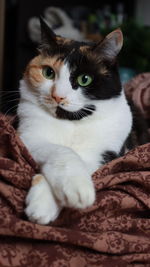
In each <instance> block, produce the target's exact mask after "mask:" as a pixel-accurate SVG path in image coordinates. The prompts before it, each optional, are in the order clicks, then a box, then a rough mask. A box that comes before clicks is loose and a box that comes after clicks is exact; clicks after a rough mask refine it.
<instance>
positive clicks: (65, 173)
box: [43, 161, 95, 209]
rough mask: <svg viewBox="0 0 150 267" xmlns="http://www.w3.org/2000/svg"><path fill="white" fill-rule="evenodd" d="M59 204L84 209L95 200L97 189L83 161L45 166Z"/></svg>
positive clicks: (44, 169) (45, 171) (46, 174)
mask: <svg viewBox="0 0 150 267" xmlns="http://www.w3.org/2000/svg"><path fill="white" fill-rule="evenodd" d="M43 171H44V173H45V176H46V177H47V180H48V182H49V183H50V185H51V188H52V190H53V193H54V195H55V197H56V199H57V200H58V201H59V204H60V205H61V206H64V207H72V208H79V209H84V208H87V207H89V206H91V205H92V204H93V203H94V201H95V189H94V185H93V182H92V179H91V176H90V175H89V174H88V172H87V170H86V168H85V166H84V165H83V164H82V163H81V162H76V165H75V161H73V164H71V163H68V164H64V165H63V164H62V165H61V166H58V165H57V166H56V168H53V166H50V165H49V164H46V165H45V167H44V168H43Z"/></svg>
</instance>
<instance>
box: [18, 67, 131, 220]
mask: <svg viewBox="0 0 150 267" xmlns="http://www.w3.org/2000/svg"><path fill="white" fill-rule="evenodd" d="M68 72H69V71H68V69H67V66H64V67H63V68H62V70H61V72H60V75H59V77H58V78H57V79H56V81H55V87H56V93H57V94H58V95H59V96H60V97H65V98H66V99H67V100H68V102H72V103H73V102H74V103H76V105H74V106H72V105H71V104H66V106H63V108H65V109H67V110H70V111H73V110H78V109H80V108H81V107H83V106H84V105H85V104H94V105H95V106H96V111H95V112H94V113H93V114H92V115H90V116H88V117H84V118H83V119H82V120H79V121H69V120H62V119H57V118H55V110H56V103H54V102H53V101H52V103H50V104H45V103H44V97H43V95H44V94H46V95H48V94H49V93H50V86H51V85H52V84H50V83H51V81H45V83H44V85H43V87H42V86H41V88H40V90H39V93H40V97H37V96H36V95H34V94H33V93H32V91H31V90H29V88H28V85H27V84H26V82H25V81H21V86H20V92H21V101H20V104H19V108H18V115H19V117H20V123H19V133H20V137H21V139H22V140H23V142H24V143H25V145H26V146H27V148H28V149H29V151H30V153H31V154H32V156H33V158H34V159H35V160H36V161H37V162H38V163H39V164H40V166H41V172H42V174H43V175H44V176H45V178H46V180H47V181H48V183H49V185H50V188H51V190H49V189H48V190H46V187H45V188H44V187H43V189H41V187H40V186H39V187H38V186H36V187H34V189H33V190H32V188H31V189H30V192H29V194H30V197H28V201H27V204H28V206H29V207H30V208H29V207H27V209H26V213H27V215H28V216H29V218H30V219H31V220H33V221H35V220H36V221H37V222H38V223H41V224H46V223H48V221H52V220H53V219H54V218H55V216H54V214H58V210H59V207H60V206H69V207H74V208H85V207H88V206H90V205H92V204H93V202H94V200H95V191H94V186H93V183H92V181H91V175H92V173H93V172H94V171H96V170H97V169H98V168H99V167H100V162H101V160H102V154H103V153H104V152H105V151H106V150H112V151H115V152H116V153H119V151H120V149H121V147H122V145H123V143H124V141H125V139H126V138H127V136H128V134H129V132H130V130H131V126H132V117H131V112H130V109H129V106H128V104H127V102H126V99H125V96H124V92H122V94H121V95H120V96H119V97H116V98H113V99H110V100H101V101H98V100H88V99H86V98H85V97H84V96H83V95H82V93H81V89H80V88H79V89H78V90H73V89H72V88H71V85H70V83H69V82H68V75H69V73H68ZM64 74H65V75H64ZM37 91H38V88H37ZM39 99H40V100H39ZM78 103H79V104H78ZM77 104H78V105H77ZM60 105H61V103H60ZM52 110H53V111H52ZM35 188H36V189H35ZM31 190H32V192H33V191H34V193H33V197H32V193H31ZM42 192H43V200H42ZM47 192H48V194H49V197H48V196H46V195H47ZM53 195H54V197H55V201H54V197H53ZM46 198H48V199H49V201H50V199H52V201H51V206H50V208H48V206H47V204H46V207H47V208H46V209H45V214H44V206H45V202H46V200H45V199H46ZM35 199H36V201H35ZM41 201H42V202H41ZM47 201H48V200H47ZM58 203H59V204H58ZM42 206H43V209H42ZM53 209H54V212H52V214H50V213H51V210H53ZM47 212H49V216H48V217H47ZM34 214H35V216H34ZM41 218H42V219H41Z"/></svg>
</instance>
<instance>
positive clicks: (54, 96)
mask: <svg viewBox="0 0 150 267" xmlns="http://www.w3.org/2000/svg"><path fill="white" fill-rule="evenodd" d="M52 98H53V99H54V100H55V101H56V102H57V103H58V104H59V103H60V102H61V101H62V100H64V99H65V98H64V97H60V96H58V95H57V94H56V92H55V91H54V90H53V91H52Z"/></svg>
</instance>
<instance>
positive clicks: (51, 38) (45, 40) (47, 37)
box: [40, 17, 56, 46]
mask: <svg viewBox="0 0 150 267" xmlns="http://www.w3.org/2000/svg"><path fill="white" fill-rule="evenodd" d="M40 25H41V43H42V44H49V45H50V46H52V45H56V34H55V33H54V32H53V31H52V29H51V28H50V27H49V26H48V24H47V22H46V21H45V20H44V19H43V18H42V17H40Z"/></svg>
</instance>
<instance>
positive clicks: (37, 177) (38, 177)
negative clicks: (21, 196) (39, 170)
mask: <svg viewBox="0 0 150 267" xmlns="http://www.w3.org/2000/svg"><path fill="white" fill-rule="evenodd" d="M43 179H44V177H43V175H41V174H37V175H35V176H34V178H33V180H32V186H34V185H37V184H38V183H40V182H41V181H42V180H43Z"/></svg>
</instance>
